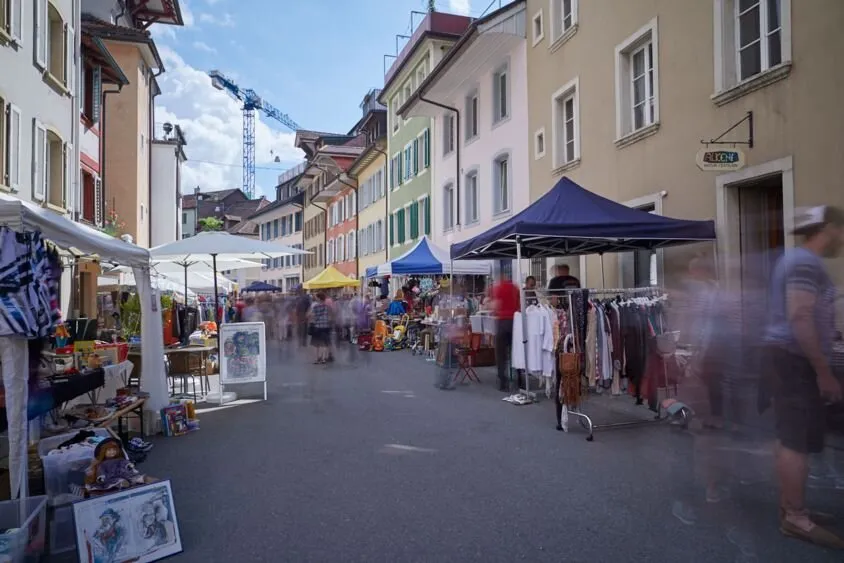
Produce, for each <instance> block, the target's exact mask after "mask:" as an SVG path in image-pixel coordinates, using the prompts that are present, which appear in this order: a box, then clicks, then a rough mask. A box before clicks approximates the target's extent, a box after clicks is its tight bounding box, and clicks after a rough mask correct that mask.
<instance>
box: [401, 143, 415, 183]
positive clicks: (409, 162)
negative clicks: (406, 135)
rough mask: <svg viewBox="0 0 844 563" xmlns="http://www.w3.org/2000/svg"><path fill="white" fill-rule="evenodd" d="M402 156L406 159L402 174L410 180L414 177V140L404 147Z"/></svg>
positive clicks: (405, 178) (406, 179)
mask: <svg viewBox="0 0 844 563" xmlns="http://www.w3.org/2000/svg"><path fill="white" fill-rule="evenodd" d="M401 154H402V158H403V159H404V169H403V170H402V176H403V177H404V181H405V182H409V181H410V179H411V178H413V141H410V142H409V143H407V144H406V145H405V146H404V149H402V152H401Z"/></svg>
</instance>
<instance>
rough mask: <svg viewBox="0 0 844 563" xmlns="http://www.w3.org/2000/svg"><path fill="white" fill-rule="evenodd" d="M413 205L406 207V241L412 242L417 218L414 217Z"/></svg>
mask: <svg viewBox="0 0 844 563" xmlns="http://www.w3.org/2000/svg"><path fill="white" fill-rule="evenodd" d="M413 210H414V209H413V205H412V204H409V205H405V206H404V210H403V211H404V240H405V242H410V241H411V240H413V223H414V221H415V220H416V218H415V217H414V215H413Z"/></svg>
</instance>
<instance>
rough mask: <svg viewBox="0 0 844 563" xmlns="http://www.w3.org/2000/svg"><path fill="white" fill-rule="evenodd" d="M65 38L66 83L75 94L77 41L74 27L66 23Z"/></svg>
mask: <svg viewBox="0 0 844 563" xmlns="http://www.w3.org/2000/svg"><path fill="white" fill-rule="evenodd" d="M64 40H65V50H64V65H65V70H64V85H65V86H67V89H68V90H70V91H71V94H73V87H74V83H75V82H76V81H75V80H74V78H75V76H74V70H75V69H74V67H75V65H76V57H75V56H74V55H75V54H76V43H74V33H73V28H72V27H70V26H69V25H67V24H65V26H64Z"/></svg>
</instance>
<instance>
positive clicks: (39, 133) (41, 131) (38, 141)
mask: <svg viewBox="0 0 844 563" xmlns="http://www.w3.org/2000/svg"><path fill="white" fill-rule="evenodd" d="M32 124H33V131H34V133H33V135H32V143H33V147H32V197H33V199H36V200H38V201H44V195H45V193H46V189H45V186H46V183H47V176H46V171H47V130H46V129H45V128H44V126H43V125H41V124H40V123H39V122H38V120H36V119H33V120H32Z"/></svg>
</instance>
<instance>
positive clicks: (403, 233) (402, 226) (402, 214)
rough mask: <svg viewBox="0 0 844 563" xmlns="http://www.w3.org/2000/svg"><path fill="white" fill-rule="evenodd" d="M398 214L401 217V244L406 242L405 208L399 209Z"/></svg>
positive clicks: (399, 227) (399, 228) (399, 226)
mask: <svg viewBox="0 0 844 563" xmlns="http://www.w3.org/2000/svg"><path fill="white" fill-rule="evenodd" d="M397 215H398V219H399V225H398V230H399V244H404V241H405V239H406V236H405V232H404V222H405V216H404V209H399V211H398V213H397Z"/></svg>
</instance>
